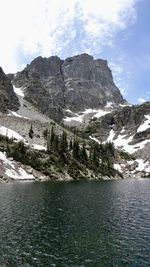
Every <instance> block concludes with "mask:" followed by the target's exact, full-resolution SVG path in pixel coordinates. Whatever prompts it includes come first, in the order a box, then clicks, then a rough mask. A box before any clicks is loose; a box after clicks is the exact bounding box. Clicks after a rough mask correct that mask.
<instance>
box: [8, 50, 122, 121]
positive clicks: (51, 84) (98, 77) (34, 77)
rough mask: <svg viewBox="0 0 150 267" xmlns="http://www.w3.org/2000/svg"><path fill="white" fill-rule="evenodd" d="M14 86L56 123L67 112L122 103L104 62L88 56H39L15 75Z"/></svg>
mask: <svg viewBox="0 0 150 267" xmlns="http://www.w3.org/2000/svg"><path fill="white" fill-rule="evenodd" d="M13 84H14V85H15V86H16V87H23V88H24V92H25V99H26V100H28V101H29V102H31V103H32V104H33V105H34V106H35V107H37V108H39V109H40V111H41V112H42V113H44V114H47V115H48V116H50V117H51V118H52V119H55V120H57V121H61V120H62V118H63V116H64V114H65V112H66V110H68V109H70V110H72V111H74V112H79V111H82V110H84V109H86V108H100V107H101V108H104V107H105V106H106V105H107V104H108V103H112V105H114V106H116V105H118V104H123V103H124V102H125V100H124V99H123V97H122V95H121V93H120V91H119V89H118V88H117V87H116V86H115V84H114V82H113V77H112V73H111V70H110V69H109V67H108V65H107V61H106V60H102V59H97V60H94V59H93V57H92V56H90V55H87V54H82V55H78V56H74V57H70V58H67V59H66V60H61V59H60V58H59V57H57V56H53V57H50V58H42V57H38V58H36V59H34V60H33V61H32V62H31V64H30V65H27V66H26V68H25V69H24V70H23V71H21V72H18V73H17V74H16V75H15V77H14V79H13Z"/></svg>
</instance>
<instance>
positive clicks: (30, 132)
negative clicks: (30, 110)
mask: <svg viewBox="0 0 150 267" xmlns="http://www.w3.org/2000/svg"><path fill="white" fill-rule="evenodd" d="M33 136H34V132H33V129H32V124H31V126H30V130H29V137H30V138H31V139H32V138H33Z"/></svg>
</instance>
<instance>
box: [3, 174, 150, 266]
mask: <svg viewBox="0 0 150 267" xmlns="http://www.w3.org/2000/svg"><path fill="white" fill-rule="evenodd" d="M0 265H4V266H6V267H13V266H14V267H18V266H23V267H31V266H43V267H44V266H53V267H55V266H58V267H61V266H62V267H63V266H64V267H67V266H70V267H84V266H90V267H114V266H115V267H146V266H147V267H149V266H150V179H139V180H135V179H128V180H118V181H103V182H56V183H53V182H42V183H40V182H39V183H38V182H37V183H34V182H33V183H32V182H22V183H19V182H18V183H14V184H13V183H12V184H0Z"/></svg>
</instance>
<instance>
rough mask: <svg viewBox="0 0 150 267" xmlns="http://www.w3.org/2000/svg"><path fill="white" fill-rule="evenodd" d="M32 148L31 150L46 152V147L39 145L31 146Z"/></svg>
mask: <svg viewBox="0 0 150 267" xmlns="http://www.w3.org/2000/svg"><path fill="white" fill-rule="evenodd" d="M32 147H33V149H37V150H45V151H46V147H44V146H41V145H37V144H33V145H32Z"/></svg>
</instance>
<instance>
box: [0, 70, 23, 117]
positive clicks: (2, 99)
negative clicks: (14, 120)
mask: <svg viewBox="0 0 150 267" xmlns="http://www.w3.org/2000/svg"><path fill="white" fill-rule="evenodd" d="M18 108H19V101H18V98H17V96H16V94H15V93H14V90H13V86H12V83H11V80H10V79H9V78H8V77H7V75H6V74H5V73H4V72H3V69H2V68H1V67H0V112H3V113H5V112H7V111H8V110H14V111H16V110H17V109H18Z"/></svg>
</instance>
